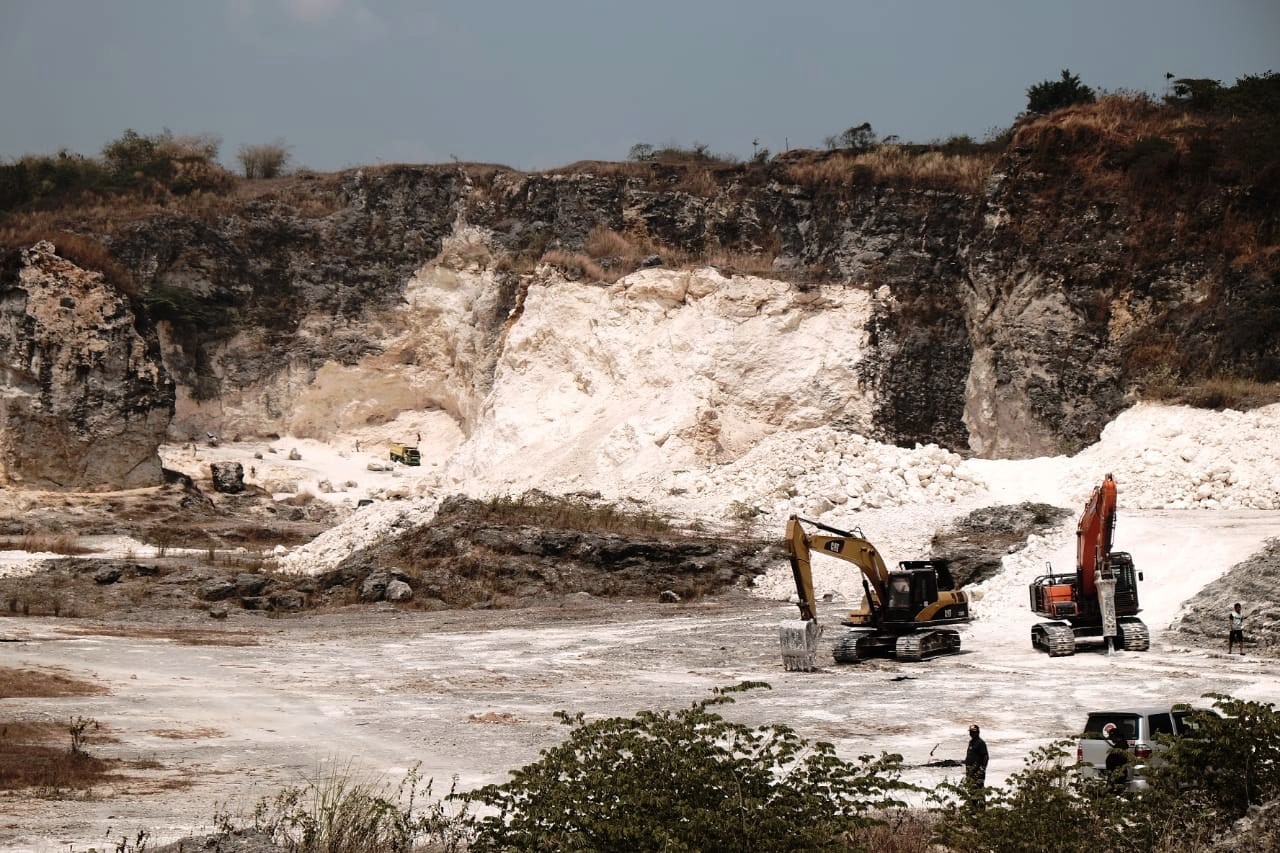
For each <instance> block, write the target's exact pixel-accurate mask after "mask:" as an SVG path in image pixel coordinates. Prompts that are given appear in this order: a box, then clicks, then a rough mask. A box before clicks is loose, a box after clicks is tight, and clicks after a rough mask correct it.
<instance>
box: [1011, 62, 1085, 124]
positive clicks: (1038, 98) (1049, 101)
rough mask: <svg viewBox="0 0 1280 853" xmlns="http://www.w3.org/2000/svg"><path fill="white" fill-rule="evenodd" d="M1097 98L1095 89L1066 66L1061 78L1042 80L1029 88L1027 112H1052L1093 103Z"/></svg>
mask: <svg viewBox="0 0 1280 853" xmlns="http://www.w3.org/2000/svg"><path fill="white" fill-rule="evenodd" d="M1095 99H1096V96H1095V95H1094V91H1093V89H1091V88H1089V87H1088V86H1086V85H1084V83H1081V82H1080V78H1079V76H1077V75H1075V74H1072V73H1071V71H1070V70H1069V69H1066V68H1064V69H1062V76H1061V78H1060V79H1058V80H1042V81H1041V82H1039V83H1036V84H1035V85H1034V86H1031V87H1030V88H1028V89H1027V112H1029V113H1051V112H1053V111H1054V110H1060V109H1062V108H1063V107H1069V106H1072V105H1073V104H1092V103H1093V102H1094V100H1095Z"/></svg>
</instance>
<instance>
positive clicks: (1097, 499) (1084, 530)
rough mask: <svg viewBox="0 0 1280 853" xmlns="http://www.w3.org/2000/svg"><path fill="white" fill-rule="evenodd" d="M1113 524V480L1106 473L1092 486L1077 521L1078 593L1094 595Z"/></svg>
mask: <svg viewBox="0 0 1280 853" xmlns="http://www.w3.org/2000/svg"><path fill="white" fill-rule="evenodd" d="M1115 527H1116V481H1115V480H1114V479H1113V478H1112V476H1111V475H1110V474H1108V475H1107V476H1106V477H1105V478H1104V479H1103V481H1102V485H1100V486H1098V487H1097V488H1095V489H1094V490H1093V494H1092V495H1090V496H1089V502H1088V503H1086V504H1085V507H1084V512H1083V513H1081V515H1080V523H1079V524H1077V525H1076V574H1077V576H1078V577H1079V583H1080V595H1081V597H1083V598H1093V597H1095V596H1096V595H1097V579H1098V573H1099V572H1100V571H1102V570H1103V569H1104V568H1105V567H1106V566H1107V563H1108V561H1109V560H1110V558H1111V557H1110V555H1111V543H1112V538H1113V535H1114V533H1115Z"/></svg>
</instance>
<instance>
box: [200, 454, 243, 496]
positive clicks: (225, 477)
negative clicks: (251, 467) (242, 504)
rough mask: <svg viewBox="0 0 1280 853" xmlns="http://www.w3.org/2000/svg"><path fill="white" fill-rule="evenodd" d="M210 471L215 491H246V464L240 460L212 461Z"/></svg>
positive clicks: (230, 492)
mask: <svg viewBox="0 0 1280 853" xmlns="http://www.w3.org/2000/svg"><path fill="white" fill-rule="evenodd" d="M209 473H210V474H211V475H212V476H213V490H214V491H215V492H221V493H223V494H226V495H235V494H239V493H240V492H243V491H244V466H243V465H241V464H240V463H239V462H210V463H209Z"/></svg>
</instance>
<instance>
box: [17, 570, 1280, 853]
mask: <svg viewBox="0 0 1280 853" xmlns="http://www.w3.org/2000/svg"><path fill="white" fill-rule="evenodd" d="M846 609H847V605H846V604H827V605H824V612H823V613H821V614H820V616H821V619H822V621H823V623H824V624H825V625H826V626H827V628H826V632H827V633H826V636H825V637H824V640H823V644H824V651H823V652H822V653H821V655H820V661H821V662H823V663H824V664H825V666H824V668H823V669H822V670H821V671H819V672H815V673H790V672H785V671H783V669H782V666H781V664H780V659H779V654H778V647H777V632H776V625H777V624H778V623H779V622H780V621H782V620H784V619H791V618H794V612H795V608H794V607H793V606H791V605H787V604H785V603H782V602H773V601H764V600H761V599H759V598H755V597H751V596H748V595H746V594H738V593H734V594H730V595H727V596H725V597H722V598H719V599H716V600H710V601H703V602H696V603H687V604H686V603H682V604H669V605H660V604H656V603H648V602H623V601H617V602H603V601H599V600H594V599H586V598H581V597H579V598H575V599H571V600H569V601H566V602H565V603H564V604H563V605H562V606H559V607H555V608H547V609H536V610H535V609H530V610H518V611H464V612H458V611H448V612H436V613H424V612H417V611H400V610H395V609H392V608H390V607H389V606H378V607H373V608H364V609H358V610H357V609H352V610H346V611H340V612H331V613H307V614H302V615H297V616H290V617H285V618H268V617H267V616H265V615H263V614H256V613H251V612H247V611H246V612H238V611H237V612H233V613H232V614H231V616H230V617H229V618H228V619H227V620H226V621H225V622H217V623H214V622H211V621H203V622H199V623H195V624H197V625H198V630H193V623H192V621H191V620H192V617H191V615H190V613H185V614H184V613H176V612H175V613H173V614H172V615H171V616H166V614H164V613H156V614H155V615H154V617H153V618H152V619H151V620H150V621H149V622H148V623H147V625H146V626H145V628H146V629H145V630H141V629H140V628H139V626H136V625H131V624H127V623H119V622H93V621H88V620H82V619H51V618H7V619H3V620H0V642H2V643H3V644H2V645H0V648H3V649H4V656H3V661H4V664H5V665H6V666H10V667H17V668H31V669H38V670H41V671H54V672H59V673H62V674H66V675H71V676H75V677H78V678H83V679H88V680H91V681H94V682H97V683H98V684H99V685H101V686H102V687H105V688H107V690H108V691H109V692H107V693H106V694H104V695H100V696H87V697H84V696H82V697H70V698H57V699H21V700H19V699H4V700H0V712H3V713H4V714H5V715H6V716H8V717H10V718H12V717H15V716H21V717H23V718H25V719H30V720H48V721H53V722H59V721H63V720H66V719H68V718H71V717H75V716H84V717H92V718H93V719H95V720H97V721H99V723H100V724H101V725H102V726H103V727H104V732H105V733H106V734H108V735H109V736H110V738H111V740H110V741H108V742H101V743H95V744H94V745H93V747H92V750H93V752H94V754H96V755H100V756H102V757H113V758H120V759H124V760H127V761H134V762H136V761H144V762H147V764H148V766H149V767H152V768H154V769H130V770H128V771H126V772H125V774H124V775H125V776H126V779H125V780H123V781H119V782H117V783H113V784H112V785H110V786H108V787H105V788H99V789H96V790H95V791H94V792H93V794H92V795H91V796H88V797H82V796H77V797H72V798H66V799H37V798H30V797H16V796H13V795H0V849H2V850H6V851H40V853H44V851H85V850H88V849H91V848H94V847H96V848H98V849H115V843H116V842H118V841H119V839H120V838H121V837H122V836H129V837H133V836H135V835H136V833H137V832H138V830H140V829H141V830H145V831H147V832H148V833H150V841H151V843H152V844H158V843H161V842H165V841H170V840H174V839H177V838H180V837H184V836H186V835H190V834H193V833H199V832H201V831H210V830H211V829H212V825H213V822H214V818H215V814H219V813H224V814H230V815H232V816H233V818H234V819H237V820H238V821H240V822H242V823H243V822H247V821H248V820H249V816H250V815H251V813H252V810H253V807H254V805H255V803H257V801H258V800H259V799H261V798H264V797H266V798H270V797H271V796H273V795H274V794H275V792H276V791H278V790H279V789H280V788H281V787H283V786H287V785H297V784H301V783H303V782H305V781H307V780H309V779H314V778H316V777H317V776H319V777H323V776H325V775H326V774H330V773H340V774H349V775H352V776H354V777H356V778H360V779H376V778H382V777H383V776H384V775H385V778H387V779H389V780H390V781H391V783H392V784H393V785H394V783H395V782H397V781H399V779H401V778H402V777H403V776H404V774H405V773H407V772H408V771H409V770H410V769H411V768H413V767H414V766H416V765H420V772H421V774H422V776H423V778H430V779H434V792H435V793H436V794H440V793H443V792H444V791H447V790H448V788H449V786H450V784H451V782H452V781H453V780H454V779H455V778H456V780H457V784H458V786H459V788H461V789H469V788H472V787H475V786H477V785H480V784H483V783H487V782H500V781H503V780H504V779H505V778H506V774H507V771H508V770H510V769H513V768H515V767H518V766H521V765H523V764H526V763H528V762H531V761H534V760H536V759H537V757H538V753H539V750H540V749H543V748H546V747H549V746H552V745H554V744H556V743H559V742H560V741H561V740H562V739H563V738H564V737H565V736H566V732H567V730H566V729H565V728H564V727H563V726H562V725H561V724H560V723H559V722H558V721H557V720H556V719H555V718H554V716H553V714H554V712H556V711H558V710H567V711H573V712H576V711H582V712H584V713H585V714H586V715H587V718H588V719H592V718H596V717H599V716H609V715H630V714H632V713H634V712H636V711H639V710H641V709H645V708H660V707H661V708H678V707H682V706H685V705H687V704H689V703H690V702H693V701H695V700H697V699H699V698H701V697H703V696H706V695H708V693H709V691H710V690H711V688H713V687H717V686H724V685H730V684H735V683H737V682H740V681H743V680H760V681H765V682H768V683H769V684H770V685H771V686H772V689H771V690H759V691H753V692H750V693H747V694H745V695H740V696H739V697H738V700H737V702H736V704H734V705H732V706H728V707H726V708H725V709H724V714H725V716H727V717H729V718H731V719H734V720H738V721H741V722H744V723H748V724H753V725H758V724H765V723H785V724H788V725H790V726H792V727H794V728H795V729H797V730H798V732H799V733H800V734H801V735H802V736H804V737H807V738H810V739H821V740H829V741H831V742H833V743H834V744H835V745H836V746H837V750H838V752H839V753H840V754H841V755H842V756H844V757H846V758H854V757H856V756H857V755H860V754H864V753H878V752H880V751H882V750H884V751H890V752H897V753H900V754H901V755H902V756H903V758H904V762H905V764H906V765H907V766H908V769H907V772H906V773H905V777H906V778H907V779H908V780H910V781H914V782H918V783H922V784H926V785H932V784H936V783H938V782H941V781H944V780H945V779H948V778H950V779H953V780H954V779H955V777H956V770H955V769H954V768H945V767H936V766H934V767H930V766H925V765H928V764H929V763H930V762H937V761H939V760H941V759H947V758H960V757H962V756H963V752H964V746H965V740H966V729H967V727H968V725H969V724H970V723H971V722H977V723H979V724H981V725H982V727H983V733H984V736H985V738H986V740H987V743H988V744H989V746H990V750H991V756H992V763H991V768H990V772H989V774H988V781H989V782H990V783H993V784H998V783H999V782H1000V781H1002V780H1003V779H1004V777H1005V776H1007V775H1008V774H1009V773H1011V772H1013V771H1015V770H1017V769H1019V768H1020V767H1021V766H1022V762H1023V758H1024V757H1025V756H1026V755H1027V754H1028V753H1030V752H1031V751H1032V750H1033V749H1035V748H1036V747H1039V746H1043V745H1045V744H1048V743H1050V742H1051V741H1053V740H1055V739H1057V738H1060V737H1067V736H1070V735H1071V734H1073V733H1074V732H1075V731H1077V730H1078V728H1079V726H1080V725H1081V723H1082V722H1083V720H1084V716H1085V714H1086V713H1087V712H1088V711H1089V710H1090V709H1092V708H1094V707H1096V706H1099V705H1108V704H1110V705H1114V704H1118V703H1127V702H1138V703H1142V704H1149V703H1152V702H1155V701H1167V700H1182V701H1196V702H1197V704H1206V702H1205V700H1203V699H1200V698H1199V697H1201V696H1202V695H1203V694H1204V693H1206V692H1209V691H1221V692H1226V693H1230V694H1233V695H1236V696H1240V697H1242V698H1250V699H1259V700H1262V701H1280V661H1277V660H1274V659H1270V658H1266V659H1263V658H1259V657H1256V656H1253V655H1246V656H1244V657H1241V656H1233V657H1228V656H1226V655H1224V654H1221V653H1219V652H1216V651H1212V650H1205V649H1192V648H1185V647H1178V646H1173V645H1169V644H1167V643H1166V642H1165V640H1164V639H1163V638H1162V637H1161V634H1160V632H1159V631H1158V630H1154V631H1153V634H1154V636H1153V646H1152V649H1151V651H1149V652H1146V653H1138V652H1129V653H1117V654H1114V655H1111V656H1107V655H1106V654H1105V653H1101V652H1093V653H1084V652H1082V653H1080V654H1077V655H1076V656H1075V657H1071V658H1062V659H1054V660H1049V659H1047V658H1046V657H1045V656H1044V655H1043V654H1041V653H1039V652H1036V651H1033V650H1032V649H1031V647H1030V644H1029V642H1027V641H1026V640H1025V638H1022V639H1015V638H1014V637H1013V635H1012V634H1011V633H1010V632H1008V631H1003V630H997V629H996V626H991V625H987V626H984V625H983V624H982V623H981V622H980V621H979V622H975V623H974V624H973V625H972V626H969V627H968V628H966V629H965V630H964V633H965V642H964V644H965V648H964V650H963V651H962V653H961V654H960V655H958V656H952V657H947V658H937V659H934V660H931V661H925V662H922V663H898V662H894V661H869V662H864V663H861V664H858V665H854V666H836V665H835V664H832V663H830V660H831V658H830V655H829V648H830V645H831V643H832V641H833V640H834V638H835V637H836V636H837V635H838V634H839V633H840V632H841V630H842V629H841V628H840V627H839V625H838V622H839V618H840V617H841V616H842V615H843V613H844V611H845V610H846Z"/></svg>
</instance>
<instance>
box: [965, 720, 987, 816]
mask: <svg viewBox="0 0 1280 853" xmlns="http://www.w3.org/2000/svg"><path fill="white" fill-rule="evenodd" d="M988 758H989V755H988V753H987V742H986V741H984V740H983V739H982V734H981V732H980V730H979V729H978V724H977V723H974V724H973V725H971V726H969V749H968V750H966V751H965V754H964V785H965V788H967V789H968V791H969V797H970V801H971V802H972V803H973V805H975V806H976V807H977V808H982V807H983V806H984V805H985V797H984V795H983V793H982V790H983V788H985V787H986V786H987V759H988Z"/></svg>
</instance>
